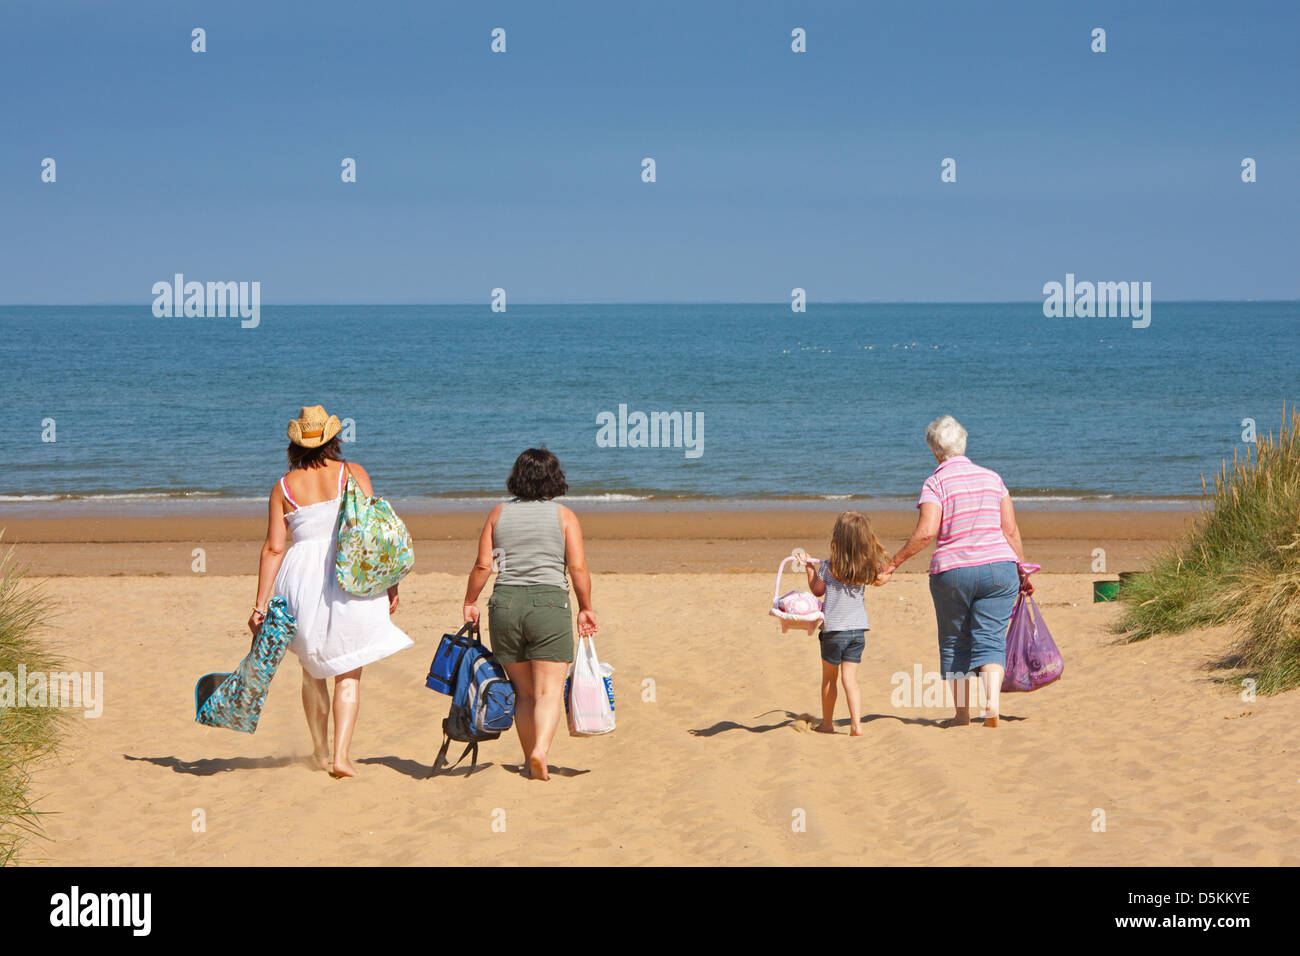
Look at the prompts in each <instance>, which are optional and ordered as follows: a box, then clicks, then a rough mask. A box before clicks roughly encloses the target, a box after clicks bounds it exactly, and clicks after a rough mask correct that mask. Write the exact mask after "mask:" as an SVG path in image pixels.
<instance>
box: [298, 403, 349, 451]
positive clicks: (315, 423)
mask: <svg viewBox="0 0 1300 956" xmlns="http://www.w3.org/2000/svg"><path fill="white" fill-rule="evenodd" d="M342 429H343V424H342V422H340V421H339V419H338V416H337V415H329V414H326V412H325V406H323V405H304V406H303V407H302V411H300V412H299V413H298V417H297V418H295V419H294V420H293V421H291V422H290V423H289V441H291V442H293V443H294V444H295V445H299V446H301V447H302V448H319V447H320V446H321V445H324V444H325V443H326V442H328V441H330V440H331V439H332V438H333V437H334V436H335V435H337V434H338V433H339V432H340V431H341V430H342Z"/></svg>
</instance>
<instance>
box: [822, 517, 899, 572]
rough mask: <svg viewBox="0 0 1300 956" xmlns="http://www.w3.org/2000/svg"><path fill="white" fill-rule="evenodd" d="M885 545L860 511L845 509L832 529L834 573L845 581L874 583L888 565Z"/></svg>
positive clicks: (868, 519) (832, 563) (869, 520)
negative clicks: (886, 564)
mask: <svg viewBox="0 0 1300 956" xmlns="http://www.w3.org/2000/svg"><path fill="white" fill-rule="evenodd" d="M885 562H886V558H885V549H884V548H883V547H882V546H881V544H880V542H879V541H877V540H876V535H875V533H874V532H873V531H872V530H871V519H870V518H868V517H867V516H866V515H864V514H863V513H862V512H860V511H842V512H840V516H839V517H838V518H837V519H836V520H835V529H834V530H833V531H832V532H831V574H833V575H835V577H836V578H838V579H839V580H840V581H842V582H844V583H845V584H852V585H855V586H856V585H861V584H873V583H875V580H876V577H877V576H878V575H879V574H880V571H881V569H882V568H883V567H884V566H885Z"/></svg>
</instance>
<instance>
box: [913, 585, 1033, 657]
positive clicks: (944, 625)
mask: <svg viewBox="0 0 1300 956" xmlns="http://www.w3.org/2000/svg"><path fill="white" fill-rule="evenodd" d="M1019 593H1020V573H1019V570H1018V569H1017V567H1016V562H1014V561H994V562H993V563H992V564H977V565H975V566H973V567H969V568H952V569H951V570H949V571H941V572H939V573H938V574H932V575H930V596H931V597H932V598H933V599H934V617H935V621H936V623H937V624H938V625H939V670H940V671H941V672H942V673H943V676H944V679H945V680H949V679H952V678H953V677H958V676H964V675H966V674H969V673H971V672H972V671H976V670H979V668H981V667H983V666H984V665H985V664H996V665H998V666H999V667H1006V666H1007V625H1008V624H1010V623H1011V610H1012V608H1013V607H1014V606H1015V603H1016V595H1017V594H1019Z"/></svg>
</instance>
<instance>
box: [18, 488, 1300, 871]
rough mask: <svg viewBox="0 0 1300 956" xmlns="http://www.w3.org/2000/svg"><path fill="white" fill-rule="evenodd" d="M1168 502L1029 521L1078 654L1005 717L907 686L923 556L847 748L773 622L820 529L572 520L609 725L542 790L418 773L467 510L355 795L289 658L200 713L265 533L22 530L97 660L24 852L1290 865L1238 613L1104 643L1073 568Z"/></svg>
mask: <svg viewBox="0 0 1300 956" xmlns="http://www.w3.org/2000/svg"><path fill="white" fill-rule="evenodd" d="M1187 517H1188V515H1186V514H1183V515H1174V516H1170V515H1159V514H1150V513H1148V514H1137V515H1128V516H1123V515H1121V516H1115V515H1098V514H1093V515H1088V514H1082V515H1075V516H1074V517H1070V516H1068V515H1067V516H1066V517H1064V518H1059V517H1058V518H1057V519H1055V520H1056V522H1057V523H1056V524H1053V523H1052V520H1053V519H1051V518H1050V516H1048V515H1045V514H1042V513H1038V514H1035V513H1026V514H1024V515H1023V516H1022V524H1023V526H1024V529H1025V539H1026V545H1027V551H1028V554H1029V557H1030V559H1031V560H1037V561H1041V562H1042V563H1043V564H1044V565H1045V566H1046V568H1047V570H1046V571H1045V572H1044V573H1043V574H1041V575H1039V576H1038V578H1037V579H1036V580H1037V581H1038V585H1039V595H1038V597H1039V600H1040V605H1041V607H1042V609H1043V613H1044V616H1045V617H1046V620H1047V622H1048V624H1049V626H1050V627H1051V629H1052V632H1053V635H1054V636H1055V638H1056V641H1057V643H1058V644H1059V645H1060V647H1061V650H1062V653H1063V655H1064V658H1065V661H1066V669H1065V674H1064V676H1063V677H1062V679H1061V680H1060V681H1059V682H1058V683H1056V684H1054V685H1052V686H1050V687H1048V688H1045V689H1043V690H1040V691H1038V692H1035V693H1032V694H1017V695H1011V696H1008V697H1006V698H1004V704H1003V708H1002V709H1003V716H1004V720H1003V722H1002V726H1001V727H999V728H998V729H997V730H988V729H985V728H983V727H982V726H980V725H978V724H976V725H974V726H971V727H969V728H962V729H951V730H947V729H942V728H940V727H939V726H938V721H939V720H940V719H942V718H943V717H945V716H947V715H948V713H949V711H948V710H946V709H943V708H938V707H927V706H911V704H913V703H919V704H924V703H925V701H924V700H922V701H919V702H918V701H900V699H899V698H900V695H901V692H902V688H903V687H904V682H903V681H902V680H901V679H899V678H898V676H897V675H900V674H902V675H907V676H908V677H910V676H911V675H913V673H914V672H915V670H916V669H917V668H918V667H919V668H920V669H922V670H923V671H932V670H933V669H934V668H935V666H936V663H937V653H936V650H935V639H934V623H933V611H932V606H931V603H930V598H929V594H928V590H927V581H926V575H925V574H924V573H922V572H923V570H924V562H923V559H921V558H917V559H914V562H913V564H912V565H911V566H910V569H909V570H910V573H902V574H900V575H899V576H898V578H897V579H896V580H895V581H894V582H891V583H890V584H889V585H888V586H887V587H885V588H882V589H879V590H876V591H873V592H872V593H871V595H870V604H869V610H870V612H871V615H872V625H873V629H872V631H871V633H870V634H869V635H868V641H867V648H866V653H865V655H864V657H863V664H862V667H861V668H860V672H859V673H860V684H861V687H862V693H863V707H864V713H865V715H866V717H865V720H866V734H865V736H864V737H862V738H856V739H855V738H850V737H849V736H848V735H847V732H846V731H847V719H846V717H847V714H846V712H845V711H844V709H843V699H842V697H841V703H840V708H841V709H840V716H841V718H842V720H841V730H842V731H845V732H842V733H840V734H837V735H836V736H833V737H828V736H824V735H819V734H815V733H812V732H811V731H810V724H809V721H810V719H811V715H812V714H813V712H814V711H816V710H817V708H818V697H817V674H818V654H817V647H816V641H815V638H811V637H808V636H806V635H803V634H800V633H798V632H791V633H788V634H782V633H781V632H780V629H779V627H778V625H777V623H776V622H775V621H774V620H773V619H772V618H770V617H768V616H766V609H767V606H768V603H769V601H770V599H771V591H772V583H773V579H772V572H773V570H774V568H775V564H776V562H777V560H779V558H780V557H781V556H782V555H783V554H785V553H788V551H789V548H790V547H791V546H792V545H793V544H802V545H804V546H806V547H809V548H810V549H811V548H814V547H820V546H821V542H822V540H823V538H824V537H825V535H826V531H827V529H828V528H829V522H828V521H827V516H826V515H820V514H811V513H810V514H798V515H793V516H791V515H784V516H781V515H778V516H772V515H733V516H731V517H727V516H722V515H710V516H708V517H701V516H698V515H693V516H689V517H681V516H676V520H673V518H674V516H642V517H641V519H638V520H633V521H628V520H622V521H616V520H615V519H613V518H609V516H591V518H590V520H588V521H587V533H588V536H589V538H590V539H591V544H590V556H591V563H592V568H593V571H594V572H595V602H596V610H597V613H598V614H599V616H600V623H601V632H600V635H599V637H598V647H599V650H600V652H601V655H602V657H603V658H605V659H607V660H608V661H609V662H610V663H611V664H613V665H614V667H615V668H616V674H615V689H616V693H617V707H618V710H617V714H618V729H617V731H616V732H615V733H614V734H612V735H610V736H608V737H602V738H572V737H569V736H567V735H566V734H565V733H564V731H563V729H562V730H561V733H560V736H559V737H557V740H556V743H555V746H554V748H553V750H552V754H551V763H552V767H553V768H554V770H553V774H552V781H551V782H550V783H546V784H543V783H540V782H535V781H530V780H527V779H525V778H523V777H521V776H519V775H518V773H517V768H518V765H519V762H520V754H519V752H518V749H517V744H516V741H515V739H514V737H513V735H511V736H509V737H503V738H502V739H501V740H500V741H496V742H493V743H489V744H485V745H484V747H483V751H482V755H481V761H482V762H481V763H480V770H479V771H478V772H476V773H475V774H474V775H473V776H471V777H468V778H467V777H466V776H465V775H464V774H463V773H462V772H457V773H455V774H453V775H450V776H443V777H438V778H434V779H429V778H428V772H429V768H430V765H431V764H432V762H433V758H434V755H435V753H436V751H437V749H438V745H439V743H440V739H441V738H440V721H441V718H442V717H443V716H444V715H445V713H446V709H447V699H446V698H445V697H442V696H439V695H436V694H434V693H433V692H431V691H429V690H427V689H425V687H424V686H423V678H424V675H425V673H426V671H427V668H428V664H429V659H430V657H431V656H432V653H433V650H434V647H435V646H436V643H437V639H438V637H439V635H441V634H442V633H443V631H445V630H447V629H449V628H453V627H455V626H456V625H457V624H458V622H459V608H460V598H461V596H462V593H463V589H464V578H463V576H462V574H461V573H460V567H459V566H462V565H463V566H466V567H467V566H468V563H469V561H470V551H469V550H468V549H467V541H468V539H469V538H470V537H472V535H473V533H474V532H475V531H476V530H477V523H478V521H479V520H480V519H479V517H478V516H471V515H463V516H454V517H446V516H429V517H428V518H427V519H425V518H419V519H416V520H414V521H413V522H412V526H413V530H414V531H415V533H416V537H417V554H418V555H419V559H418V560H419V564H418V565H417V568H419V569H420V570H419V571H417V573H415V574H413V575H411V576H410V577H409V578H408V579H407V580H406V582H404V583H403V585H402V604H401V607H400V608H399V610H398V612H397V621H398V623H399V624H400V626H402V627H403V628H404V629H406V630H407V632H408V633H409V634H410V635H411V636H412V638H414V639H415V641H416V646H415V647H414V648H412V649H409V650H407V651H404V652H402V653H400V654H397V655H395V656H393V657H391V658H388V659H386V660H384V661H381V662H379V663H377V664H375V665H373V666H370V667H367V668H366V669H365V674H364V677H363V680H362V708H361V719H360V723H359V725H358V728H357V732H356V737H355V740H354V745H353V758H354V760H355V761H356V763H357V764H358V768H359V770H360V771H361V775H360V776H359V777H357V778H356V779H353V780H345V781H339V780H334V779H331V778H330V777H328V776H327V775H325V774H324V773H321V772H314V771H312V770H310V769H308V766H307V763H306V760H305V757H306V755H307V754H308V753H309V750H310V744H309V740H308V736H307V730H306V726H305V722H304V720H303V716H302V712H301V707H300V704H299V696H298V688H299V669H298V666H297V664H296V661H295V660H294V659H293V658H292V656H290V657H289V658H288V659H287V660H286V662H285V665H284V666H283V667H282V668H281V671H280V673H279V674H278V675H277V677H276V680H275V682H274V685H273V688H272V692H271V695H270V698H269V700H268V702H267V705H266V709H265V711H264V713H263V717H262V721H261V725H260V727H259V729H258V731H257V733H256V734H255V735H253V736H244V735H239V734H235V733H232V732H229V731H225V730H219V729H212V728H207V727H202V726H199V725H197V724H195V723H194V720H193V717H194V712H193V688H194V682H195V680H196V679H197V678H198V677H199V676H200V675H201V674H204V673H207V672H210V671H214V670H228V669H230V668H232V667H233V666H234V665H235V664H236V663H237V662H238V661H239V659H240V657H241V656H242V655H243V654H244V652H245V651H246V650H247V647H248V633H247V631H246V630H245V629H244V625H243V621H244V619H245V618H246V616H247V608H248V605H249V602H250V598H251V595H252V593H253V591H254V586H255V582H254V578H253V576H252V575H251V574H250V573H249V572H250V571H251V569H252V567H253V560H254V556H255V551H256V547H257V535H258V534H259V533H260V529H261V526H260V522H257V521H251V522H250V523H231V522H229V521H225V522H222V523H220V524H219V525H213V526H210V527H209V526H200V525H198V524H192V525H189V526H185V525H184V524H183V523H181V524H178V523H177V522H167V523H165V524H159V525H157V526H146V525H135V526H134V527H128V524H129V522H126V519H122V520H120V521H113V520H108V521H106V522H104V523H102V524H99V525H96V526H94V527H89V526H85V525H84V524H83V527H82V528H81V529H80V530H78V529H77V528H75V527H74V526H73V525H71V524H59V523H57V522H56V523H46V524H45V525H41V524H40V523H39V522H26V523H25V522H22V521H10V522H7V525H8V527H7V530H6V532H5V540H6V541H10V542H14V541H18V542H23V543H21V544H20V545H19V547H18V553H19V556H20V558H23V559H25V560H28V561H31V562H32V563H33V565H34V566H35V569H36V570H37V571H38V572H39V573H40V574H42V575H45V577H44V578H43V579H42V583H43V584H44V586H45V587H46V588H47V589H48V592H49V593H50V595H51V596H52V597H53V598H54V599H55V600H56V602H57V603H58V606H59V616H58V619H57V622H56V623H57V630H56V631H55V632H54V633H53V634H52V635H51V637H52V639H53V640H56V641H57V642H58V643H59V644H60V646H61V647H62V649H63V651H64V653H65V654H66V655H67V657H68V658H70V662H71V665H72V666H74V667H76V668H78V669H80V670H89V671H102V672H103V675H104V705H103V714H102V716H100V717H98V718H97V719H83V718H81V717H76V718H74V719H73V720H72V721H70V722H69V724H70V728H69V735H68V737H67V739H66V741H65V744H64V746H63V747H62V749H61V750H60V752H59V753H58V755H57V756H56V757H55V758H53V759H52V760H50V761H48V762H46V763H45V764H43V765H42V766H41V767H40V768H39V770H38V772H37V774H36V777H35V781H34V792H35V793H36V794H37V795H38V796H39V797H40V804H39V806H40V808H41V809H43V810H45V811H47V812H49V814H50V816H48V817H47V818H46V820H47V832H48V835H49V837H50V839H49V840H40V841H36V842H34V843H33V844H32V845H31V846H30V847H29V849H28V850H27V853H26V860H27V862H31V863H37V862H46V863H51V864H66V865H133V864H134V865H139V864H184V865H226V864H311V865H323V864H435V865H442V864H482V863H486V864H542V865H565V864H581V863H595V864H688V865H706V864H725V865H747V864H833V865H834V864H896V865H917V864H995V865H1001V864H1029V865H1043V864H1066V865H1094V864H1107V865H1109V864H1132V865H1146V864H1157V863H1159V864H1214V865H1223V864H1229V865H1232V864H1270V865H1271V864H1283V865H1297V864H1300V835H1298V833H1297V830H1296V828H1295V826H1294V820H1293V817H1292V813H1293V808H1294V803H1295V799H1294V794H1295V786H1296V774H1297V770H1296V765H1295V745H1294V739H1295V735H1294V726H1295V723H1296V721H1297V719H1300V693H1298V692H1291V693H1288V694H1282V695H1279V696H1276V697H1273V698H1266V699H1265V698H1262V699H1259V700H1256V701H1254V702H1251V703H1243V701H1242V700H1241V698H1240V696H1239V693H1240V688H1239V687H1238V686H1237V685H1233V684H1226V685H1225V684H1223V683H1221V682H1220V679H1221V678H1222V677H1223V676H1225V674H1226V673H1229V672H1224V671H1219V670H1213V669H1210V668H1209V667H1208V665H1209V664H1210V663H1211V662H1213V661H1215V660H1217V659H1218V658H1219V657H1220V656H1222V654H1223V653H1224V651H1225V650H1226V648H1227V647H1228V644H1229V642H1230V638H1231V635H1230V634H1229V633H1228V632H1227V631H1226V630H1222V629H1218V630H1210V631H1202V632H1196V633H1192V634H1186V635H1181V636H1171V637H1164V638H1159V639H1156V640H1152V641H1148V642H1145V643H1141V644H1133V645H1121V644H1118V643H1116V641H1115V637H1114V635H1113V634H1112V633H1110V631H1109V629H1108V628H1109V625H1110V624H1111V622H1112V621H1113V620H1114V619H1115V617H1116V616H1117V614H1118V613H1119V609H1118V606H1116V605H1111V604H1093V603H1092V592H1091V582H1092V580H1093V579H1094V578H1097V577H1100V575H1094V574H1089V573H1080V572H1081V571H1085V570H1086V568H1087V566H1088V564H1089V563H1090V562H1091V556H1090V554H1091V550H1092V548H1094V547H1103V548H1105V549H1106V550H1107V554H1108V558H1109V561H1110V567H1111V568H1113V569H1114V570H1125V569H1128V568H1129V567H1130V566H1140V562H1141V561H1142V560H1143V559H1144V556H1146V555H1149V554H1150V552H1151V550H1152V549H1153V548H1155V547H1158V546H1159V545H1160V544H1161V543H1162V542H1163V541H1164V540H1167V539H1168V538H1169V536H1170V535H1172V534H1174V533H1176V532H1177V529H1178V528H1179V527H1180V526H1181V524H1182V522H1183V521H1185V520H1186V519H1187ZM911 520H912V515H911V514H905V513H900V514H898V515H895V516H893V517H892V518H885V519H882V520H881V521H880V526H881V534H882V537H883V538H884V539H885V540H886V541H887V542H889V543H891V544H892V545H893V546H897V544H898V543H900V542H901V540H902V537H903V535H904V534H905V533H906V531H907V530H908V528H909V527H910V522H911ZM1071 522H1073V523H1071ZM616 526H617V528H619V529H621V533H620V532H619V531H616ZM616 534H617V535H618V536H616ZM133 537H134V538H135V539H136V540H130V539H131V538H133ZM140 539H146V540H140ZM192 547H205V548H206V549H207V561H208V570H207V572H206V573H204V574H195V573H192V572H191V571H190V570H189V564H190V561H191V558H190V551H191V548H192ZM442 567H449V568H451V569H454V570H455V573H443V572H442V571H434V570H433V569H434V568H442ZM1101 814H1104V830H1099V829H1098V828H1097V827H1098V821H1100V820H1101V819H1102V816H1101ZM800 821H804V822H805V826H804V827H803V828H802V829H801V828H799V827H798V824H799V822H800Z"/></svg>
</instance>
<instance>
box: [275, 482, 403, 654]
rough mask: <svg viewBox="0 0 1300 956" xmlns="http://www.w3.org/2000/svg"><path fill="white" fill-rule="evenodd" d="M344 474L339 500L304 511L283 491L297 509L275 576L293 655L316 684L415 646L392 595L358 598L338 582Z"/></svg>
mask: <svg viewBox="0 0 1300 956" xmlns="http://www.w3.org/2000/svg"><path fill="white" fill-rule="evenodd" d="M344 472H345V469H344V468H342V467H340V468H339V493H338V497H336V498H333V499H331V500H328V501H318V502H317V503H316V504H314V505H304V506H303V507H301V508H300V507H298V503H297V502H296V501H294V500H293V496H292V495H290V494H289V486H288V485H287V484H286V483H285V480H284V478H281V479H280V490H281V491H283V492H284V497H285V499H286V500H287V501H288V502H289V503H290V504H291V505H293V506H294V510H293V511H291V512H289V514H288V515H287V516H286V520H287V521H288V524H289V531H290V532H292V534H293V544H292V545H291V546H290V548H289V550H288V552H287V553H286V554H285V556H284V560H283V561H282V562H281V564H280V571H279V573H278V574H277V575H276V576H275V593H276V594H278V595H280V596H281V597H283V598H284V600H285V603H286V604H287V605H288V611H289V613H290V614H292V615H293V616H294V619H295V620H296V621H297V623H298V628H297V630H296V631H295V632H294V635H293V641H292V642H291V643H290V644H289V650H291V651H293V652H294V653H295V654H297V655H298V660H299V661H300V662H301V663H302V666H303V669H304V670H305V671H306V672H307V673H308V674H310V675H311V676H312V677H315V678H317V679H320V678H325V677H337V676H338V675H339V674H346V673H347V672H348V671H352V670H356V669H357V668H358V667H362V666H364V665H366V664H373V663H374V662H375V661H377V660H381V659H382V658H385V657H387V656H388V655H390V654H395V653H397V652H398V651H402V650H405V649H406V648H408V647H410V646H412V644H413V643H414V642H413V641H412V640H411V639H410V638H409V637H407V636H406V634H405V632H404V631H402V629H401V628H399V627H397V626H396V625H395V624H393V622H392V619H391V618H390V617H389V615H388V596H387V595H385V594H381V595H379V596H378V597H372V598H366V597H357V596H356V595H353V594H349V593H348V592H346V591H344V590H343V589H342V588H340V587H339V585H338V581H337V579H336V578H335V577H334V548H335V541H336V539H335V531H336V529H337V527H338V518H339V505H340V504H341V503H342V501H343V484H344V480H343V476H344ZM286 477H287V476H286Z"/></svg>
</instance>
